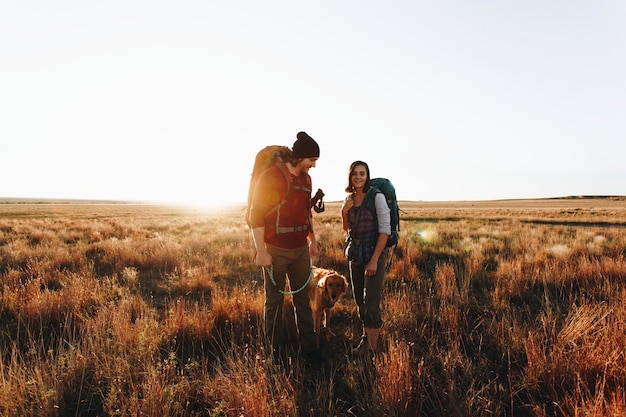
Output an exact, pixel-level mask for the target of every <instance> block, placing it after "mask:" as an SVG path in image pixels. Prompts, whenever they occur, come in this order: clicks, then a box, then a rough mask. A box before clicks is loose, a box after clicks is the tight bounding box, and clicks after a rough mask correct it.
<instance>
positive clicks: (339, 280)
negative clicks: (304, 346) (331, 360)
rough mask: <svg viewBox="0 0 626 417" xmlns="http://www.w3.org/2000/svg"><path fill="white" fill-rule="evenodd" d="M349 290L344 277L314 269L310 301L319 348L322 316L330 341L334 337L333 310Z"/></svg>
mask: <svg viewBox="0 0 626 417" xmlns="http://www.w3.org/2000/svg"><path fill="white" fill-rule="evenodd" d="M347 289H348V280H347V279H346V277H344V276H343V275H341V274H338V273H337V272H335V271H333V270H331V269H325V268H313V277H312V278H311V282H310V284H309V300H310V303H311V311H312V313H313V325H314V329H315V336H316V338H317V347H318V348H319V346H320V334H321V333H320V332H321V327H322V316H324V327H325V328H326V340H328V339H330V336H331V335H334V333H333V332H332V331H331V330H330V316H331V310H332V308H333V307H334V306H335V303H336V302H337V300H339V297H341V296H342V295H343V294H345V292H346V290H347Z"/></svg>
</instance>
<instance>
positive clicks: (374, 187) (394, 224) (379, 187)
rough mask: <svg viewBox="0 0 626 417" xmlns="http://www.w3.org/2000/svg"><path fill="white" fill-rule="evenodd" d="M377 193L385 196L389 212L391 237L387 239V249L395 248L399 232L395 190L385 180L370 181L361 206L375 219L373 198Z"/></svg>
mask: <svg viewBox="0 0 626 417" xmlns="http://www.w3.org/2000/svg"><path fill="white" fill-rule="evenodd" d="M377 192H381V193H383V194H384V195H385V199H386V200H387V205H388V206H389V210H390V211H391V235H390V236H389V239H387V247H390V246H396V245H397V244H398V232H399V231H400V209H399V208H398V199H397V198H396V188H395V187H394V186H393V184H392V183H391V181H389V180H388V179H387V178H372V179H370V189H369V190H368V191H367V195H366V196H365V200H364V201H363V204H365V207H367V208H369V210H370V211H371V212H372V213H374V217H376V207H375V205H374V197H375V196H376V194H377Z"/></svg>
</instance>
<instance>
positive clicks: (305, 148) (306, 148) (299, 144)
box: [292, 132, 320, 158]
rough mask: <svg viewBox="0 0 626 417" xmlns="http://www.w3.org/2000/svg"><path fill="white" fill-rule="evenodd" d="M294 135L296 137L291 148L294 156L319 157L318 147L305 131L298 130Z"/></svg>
mask: <svg viewBox="0 0 626 417" xmlns="http://www.w3.org/2000/svg"><path fill="white" fill-rule="evenodd" d="M296 137H297V138H298V139H297V140H296V141H295V142H294V143H293V150H292V156H293V157H294V158H319V156H320V147H319V145H318V144H317V142H315V141H314V140H313V138H312V137H311V136H309V135H307V134H306V133H305V132H299V133H298V134H297V135H296Z"/></svg>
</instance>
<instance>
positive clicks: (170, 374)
mask: <svg viewBox="0 0 626 417" xmlns="http://www.w3.org/2000/svg"><path fill="white" fill-rule="evenodd" d="M400 208H401V210H402V213H401V233H400V237H401V239H400V244H399V246H398V248H397V250H396V251H395V253H394V255H393V258H392V260H393V262H392V263H391V266H390V268H389V271H388V273H387V276H386V283H385V294H384V301H383V320H384V322H385V324H384V327H383V329H382V331H381V345H382V349H381V351H380V352H379V354H378V355H377V356H376V357H375V358H374V360H373V361H367V360H362V359H359V358H354V357H352V356H351V355H350V353H349V351H350V347H351V345H352V343H353V342H354V341H355V340H356V338H357V337H358V336H359V334H360V328H359V325H358V320H357V316H356V309H355V304H354V301H353V300H352V298H351V293H350V291H349V292H348V294H347V295H346V296H345V297H344V298H343V299H342V300H341V301H340V303H339V304H338V305H337V306H336V308H335V315H334V316H333V322H332V326H333V330H334V332H335V334H336V336H334V337H333V338H331V340H330V341H329V342H327V343H324V344H323V346H322V348H323V352H324V354H325V356H326V357H327V359H328V364H327V366H326V368H325V369H323V370H320V371H316V370H311V369H308V368H306V367H304V366H302V364H301V362H300V358H299V354H298V351H297V346H296V343H295V335H294V334H292V336H293V337H292V344H293V346H292V349H293V352H294V362H293V364H292V366H291V367H288V368H284V367H280V366H277V364H276V363H274V362H273V361H272V360H271V358H270V357H268V356H269V355H267V354H266V351H265V347H264V346H265V345H264V343H263V341H262V337H261V335H262V333H263V329H262V318H263V292H262V289H263V288H262V277H261V272H260V270H259V268H257V267H255V265H254V263H253V261H252V256H253V247H252V243H251V238H250V234H249V231H248V230H247V228H246V226H245V222H244V221H243V216H244V212H243V209H242V207H228V208H224V209H219V210H218V209H213V210H208V209H206V210H205V209H200V208H195V209H194V208H183V207H174V206H156V205H147V204H126V203H115V202H109V203H106V204H105V203H101V202H77V201H57V202H54V203H51V202H48V201H36V200H31V201H18V200H0V283H1V290H0V333H1V335H0V336H1V337H0V347H1V350H0V351H1V352H2V355H1V356H0V415H1V416H168V417H169V416H383V415H384V416H417V415H423V416H492V415H493V416H518V417H519V416H622V415H625V414H626V198H623V197H613V198H609V197H604V198H599V197H598V198H590V197H586V198H583V197H581V198H563V199H546V200H506V201H488V202H479V201H468V202H400ZM314 219H315V227H316V232H317V235H318V241H319V244H320V254H319V256H318V258H317V259H316V260H315V262H316V264H317V265H319V266H323V267H329V268H333V269H336V270H337V271H339V272H341V273H343V274H347V265H346V261H345V257H344V255H343V247H344V234H343V232H342V230H341V225H340V218H339V204H338V203H327V204H326V212H324V213H321V214H315V216H314ZM285 302H286V306H287V309H286V311H287V313H288V314H287V315H286V320H288V321H289V322H290V323H291V325H292V327H293V317H292V315H290V314H289V313H291V310H290V309H289V307H290V304H289V300H288V299H286V301H285Z"/></svg>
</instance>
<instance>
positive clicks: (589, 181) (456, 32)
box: [0, 0, 626, 205]
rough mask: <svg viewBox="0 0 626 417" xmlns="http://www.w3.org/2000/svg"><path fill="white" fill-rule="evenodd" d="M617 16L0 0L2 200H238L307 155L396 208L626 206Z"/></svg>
mask: <svg viewBox="0 0 626 417" xmlns="http://www.w3.org/2000/svg"><path fill="white" fill-rule="evenodd" d="M625 51H626V2H623V1H621V0H613V1H611V0H598V1H587V0H585V1H579V0H567V1H565V0H547V1H546V0H541V1H539V0H527V1H506V0H502V1H494V0H489V1H487V0H475V1H467V0H441V1H440V0H437V1H435V0H431V1H425V0H410V1H382V0H381V1H368V0H361V1H324V0H322V1H315V2H303V1H271V0H269V1H263V2H261V1H238V0H233V1H211V0H193V1H187V0H180V1H179V0H177V1H159V0H150V1H148V0H124V1H106V2H103V1H84V0H76V1H67V0H59V1H54V2H51V1H44V0H23V1H13V0H11V1H4V2H2V3H1V4H0V198H2V197H12V198H57V199H65V198H72V199H74V198H75V199H105V200H111V199H113V200H131V201H150V202H171V203H182V204H187V203H189V204H210V205H214V204H222V203H234V202H244V201H245V200H246V198H247V191H248V182H249V179H250V173H251V171H252V165H253V162H254V157H255V155H256V153H257V152H258V151H259V150H260V149H261V148H263V147H264V146H266V145H286V146H290V147H291V146H292V145H293V142H294V141H295V139H296V134H297V133H298V132H299V131H306V132H307V133H308V134H309V135H311V136H312V137H313V138H314V139H315V140H316V141H317V142H318V144H319V145H320V148H321V153H320V158H319V160H318V161H317V166H316V167H315V168H313V169H312V170H311V171H310V174H311V177H312V179H313V187H314V190H315V189H317V188H321V189H322V190H323V191H324V193H325V194H326V197H325V199H326V200H327V201H332V200H339V199H342V198H344V197H345V192H344V189H345V187H346V185H347V178H348V167H349V165H350V163H351V162H352V161H354V160H363V161H366V162H367V163H368V164H369V166H370V170H371V174H372V176H373V177H387V178H389V179H391V180H392V182H393V183H394V185H395V187H396V190H397V195H398V198H399V199H400V200H414V201H459V200H461V201H463V200H496V199H517V198H544V197H563V196H577V195H626V164H625V163H624V162H623V159H624V155H626V117H625V115H626V76H625V74H626V53H625Z"/></svg>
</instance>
